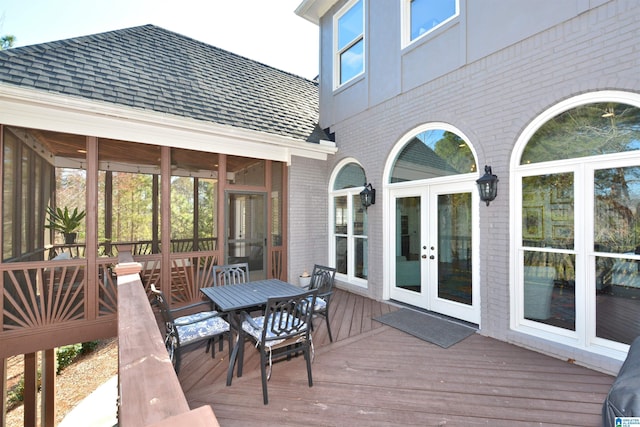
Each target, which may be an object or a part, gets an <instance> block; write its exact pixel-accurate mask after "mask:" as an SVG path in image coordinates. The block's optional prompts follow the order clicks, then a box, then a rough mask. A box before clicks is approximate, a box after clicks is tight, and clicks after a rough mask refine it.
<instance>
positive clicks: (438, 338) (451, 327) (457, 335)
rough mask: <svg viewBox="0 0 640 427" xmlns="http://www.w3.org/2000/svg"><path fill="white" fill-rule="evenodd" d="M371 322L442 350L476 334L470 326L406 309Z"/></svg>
mask: <svg viewBox="0 0 640 427" xmlns="http://www.w3.org/2000/svg"><path fill="white" fill-rule="evenodd" d="M373 320H377V321H378V322H380V323H384V324H385V325H389V326H391V327H394V328H396V329H399V330H401V331H403V332H406V333H408V334H410V335H413V336H414V337H417V338H420V339H421V340H424V341H428V342H430V343H433V344H436V345H439V346H440V347H442V348H449V347H451V346H452V345H454V344H456V343H458V342H460V341H462V340H463V339H465V338H467V337H468V336H470V335H472V334H474V333H475V332H476V329H475V328H472V327H470V326H466V325H461V324H459V323H456V322H453V321H451V320H448V319H443V318H440V317H437V316H432V315H430V314H426V313H420V312H418V311H415V310H409V309H407V308H401V309H400V310H396V311H392V312H390V313H387V314H383V315H382V316H379V317H376V318H375V319H373Z"/></svg>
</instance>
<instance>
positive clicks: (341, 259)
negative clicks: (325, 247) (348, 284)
mask: <svg viewBox="0 0 640 427" xmlns="http://www.w3.org/2000/svg"><path fill="white" fill-rule="evenodd" d="M336 272H338V273H342V274H347V238H346V237H341V236H336Z"/></svg>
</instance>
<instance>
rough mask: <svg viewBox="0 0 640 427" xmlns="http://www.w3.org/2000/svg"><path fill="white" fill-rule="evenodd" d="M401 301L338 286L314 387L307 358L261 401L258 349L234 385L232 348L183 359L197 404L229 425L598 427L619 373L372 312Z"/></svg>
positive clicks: (321, 329) (183, 377)
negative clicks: (400, 323)
mask: <svg viewBox="0 0 640 427" xmlns="http://www.w3.org/2000/svg"><path fill="white" fill-rule="evenodd" d="M396 309H397V308H396V307H394V306H392V305H388V304H384V303H380V302H376V301H372V300H370V299H367V298H363V297H360V296H356V295H354V294H351V293H348V292H344V291H337V293H336V295H335V300H334V304H333V313H332V314H333V315H332V319H331V328H332V332H333V334H334V342H333V343H330V342H329V338H328V336H327V332H326V328H325V326H324V320H323V319H317V320H316V322H315V324H316V331H315V334H314V344H315V348H316V355H315V361H314V363H313V384H314V385H313V387H311V388H309V387H308V385H307V378H306V368H305V364H304V359H303V358H302V357H299V358H295V359H293V360H291V361H285V362H281V363H277V364H275V365H274V367H273V374H272V377H271V380H270V381H269V405H266V406H265V405H263V404H262V388H261V383H260V369H259V364H258V360H259V359H258V352H257V351H256V350H255V349H253V348H251V347H250V346H249V345H248V346H247V348H246V349H245V365H244V368H245V369H244V375H243V376H242V378H235V377H234V379H233V384H232V385H231V386H230V387H226V385H225V380H226V369H227V367H228V356H227V349H226V346H225V349H224V351H223V352H217V353H216V358H215V359H213V360H212V359H211V356H210V355H209V354H205V353H204V347H202V346H201V347H199V348H195V349H194V350H193V351H190V352H189V353H188V354H187V355H186V356H185V358H184V360H183V365H182V368H181V371H180V375H179V378H180V383H181V384H182V387H183V390H184V392H185V395H186V397H187V400H188V401H189V404H190V406H191V407H192V408H196V407H199V406H202V405H211V407H212V408H213V411H214V412H215V414H216V417H217V418H218V421H219V423H220V425H221V426H222V427H226V426H251V425H256V426H258V425H259V426H265V425H267V426H270V425H278V426H285V425H305V426H309V425H311V426H361V425H366V426H398V425H416V426H443V425H447V426H469V425H474V426H475V425H488V426H511V427H513V426H533V425H535V426H539V425H544V426H556V425H564V426H599V425H600V424H601V416H600V413H601V407H602V402H603V400H604V398H605V395H606V393H607V391H608V390H609V387H610V386H611V384H612V383H613V380H614V378H613V377H612V376H609V375H605V374H602V373H599V372H595V371H592V370H589V369H586V368H583V367H580V366H576V365H573V364H570V363H567V362H564V361H561V360H557V359H553V358H550V357H547V356H544V355H542V354H539V353H535V352H532V351H528V350H526V349H523V348H520V347H516V346H513V345H510V344H507V343H504V342H501V341H497V340H494V339H491V338H487V337H483V336H481V335H479V334H475V335H472V336H471V337H469V338H467V339H465V340H463V341H462V342H460V343H458V344H456V345H454V346H452V347H450V348H448V349H443V348H440V347H438V346H436V345H433V344H430V343H427V342H424V341H422V340H419V339H417V338H414V337H412V336H410V335H408V334H405V333H403V332H400V331H398V330H396V329H393V328H391V327H389V326H385V325H382V324H381V323H378V322H376V321H374V320H372V318H374V317H376V316H378V315H380V314H383V313H386V312H389V311H392V310H396Z"/></svg>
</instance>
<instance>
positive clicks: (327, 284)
mask: <svg viewBox="0 0 640 427" xmlns="http://www.w3.org/2000/svg"><path fill="white" fill-rule="evenodd" d="M335 276H336V269H335V268H332V267H325V266H323V265H318V264H316V265H314V266H313V272H312V273H311V282H310V283H309V287H308V289H310V290H314V289H315V290H317V291H318V296H317V298H316V303H315V305H314V306H313V314H319V315H321V316H324V319H325V321H326V323H327V331H328V332H329V340H330V341H331V342H333V335H331V325H330V322H329V303H330V302H331V295H333V281H334V279H335ZM311 329H313V322H312V323H311Z"/></svg>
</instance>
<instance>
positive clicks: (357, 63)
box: [340, 40, 364, 84]
mask: <svg viewBox="0 0 640 427" xmlns="http://www.w3.org/2000/svg"><path fill="white" fill-rule="evenodd" d="M363 71H364V41H363V40H360V41H359V42H358V43H356V44H354V45H353V46H351V47H350V48H349V49H347V50H345V51H344V52H342V53H341V54H340V83H341V84H342V83H344V82H347V81H349V80H351V79H352V78H354V77H355V76H357V75H358V74H360V73H362V72H363Z"/></svg>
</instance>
